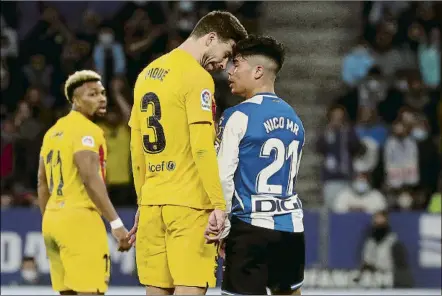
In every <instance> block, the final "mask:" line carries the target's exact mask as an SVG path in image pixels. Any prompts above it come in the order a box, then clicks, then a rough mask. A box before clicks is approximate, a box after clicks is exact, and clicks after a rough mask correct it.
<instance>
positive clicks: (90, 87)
mask: <svg viewBox="0 0 442 296" xmlns="http://www.w3.org/2000/svg"><path fill="white" fill-rule="evenodd" d="M81 89H82V90H83V91H99V92H101V91H103V90H104V86H103V84H102V83H101V81H88V82H85V83H83V85H82V86H81Z"/></svg>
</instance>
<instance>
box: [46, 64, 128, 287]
mask: <svg viewBox="0 0 442 296" xmlns="http://www.w3.org/2000/svg"><path fill="white" fill-rule="evenodd" d="M65 95H66V97H67V99H68V100H69V102H70V103H72V111H71V112H70V113H69V114H68V115H67V116H65V117H63V118H61V119H59V120H58V121H57V122H56V123H55V125H54V126H52V127H51V128H50V129H49V130H48V131H47V132H46V134H45V136H44V139H43V145H42V147H41V153H40V164H39V169H38V199H39V205H40V210H41V213H42V215H43V222H42V232H43V237H44V242H45V246H46V251H47V255H48V258H49V262H50V272H51V281H52V287H53V288H54V290H55V291H59V292H60V294H62V295H72V294H102V293H104V292H106V291H107V287H108V281H109V276H110V257H109V246H108V241H107V234H106V228H105V225H104V223H103V220H102V219H101V215H103V216H104V217H105V218H106V220H107V221H109V222H110V224H111V228H112V234H113V235H114V237H115V238H116V239H117V240H118V242H119V250H120V251H127V250H129V249H130V244H129V242H128V239H127V230H126V228H125V227H124V225H123V223H122V221H121V219H120V218H119V217H118V215H117V212H116V211H115V209H114V206H113V205H112V203H111V201H110V200H109V197H108V194H107V191H106V186H105V183H104V180H105V179H104V178H105V162H106V143H105V140H104V136H103V131H102V130H101V129H100V128H99V127H98V126H97V125H96V124H95V123H93V122H92V119H93V118H94V117H95V116H103V115H104V114H105V113H106V95H105V90H104V88H103V85H102V84H101V78H100V76H99V75H98V74H97V73H95V72H93V71H88V70H84V71H79V72H75V73H74V74H73V75H71V76H70V77H69V78H68V80H67V81H66V85H65Z"/></svg>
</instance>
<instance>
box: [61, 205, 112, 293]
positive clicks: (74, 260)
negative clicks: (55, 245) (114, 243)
mask: <svg viewBox="0 0 442 296" xmlns="http://www.w3.org/2000/svg"><path fill="white" fill-rule="evenodd" d="M64 216H65V217H64V218H65V219H64V220H63V222H64V223H63V225H60V228H59V231H58V234H57V235H58V236H59V241H60V254H61V260H62V262H63V266H64V269H65V281H64V284H65V285H66V286H67V287H69V288H70V289H71V290H74V291H76V292H89V293H91V292H92V293H96V292H100V293H104V292H106V291H107V289H108V283H109V278H110V265H111V263H110V260H111V258H110V253H109V245H108V240H107V232H106V228H105V226H104V223H103V220H102V219H101V216H100V215H99V214H98V213H97V212H96V211H92V210H88V209H78V210H72V211H69V212H67V213H66V214H65V215H64Z"/></svg>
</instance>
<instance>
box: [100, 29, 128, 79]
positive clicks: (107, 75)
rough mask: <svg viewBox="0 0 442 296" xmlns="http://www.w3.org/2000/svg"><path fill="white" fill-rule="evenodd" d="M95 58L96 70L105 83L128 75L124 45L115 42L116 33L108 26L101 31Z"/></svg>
mask: <svg viewBox="0 0 442 296" xmlns="http://www.w3.org/2000/svg"><path fill="white" fill-rule="evenodd" d="M93 57H94V64H95V68H96V70H97V72H98V73H99V74H100V75H101V77H102V79H103V83H107V82H108V81H109V80H110V79H111V78H112V77H113V76H116V75H124V74H125V73H126V56H125V54H124V50H123V45H122V44H121V43H120V42H119V41H117V40H115V32H114V30H113V29H112V28H111V27H110V26H108V25H103V26H102V28H101V29H100V31H99V34H98V43H97V45H95V48H94V51H93Z"/></svg>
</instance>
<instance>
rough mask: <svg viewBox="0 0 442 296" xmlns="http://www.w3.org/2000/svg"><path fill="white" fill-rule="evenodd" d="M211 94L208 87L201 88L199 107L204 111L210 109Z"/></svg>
mask: <svg viewBox="0 0 442 296" xmlns="http://www.w3.org/2000/svg"><path fill="white" fill-rule="evenodd" d="M211 101H212V94H211V93H210V91H209V90H208V89H203V91H202V92H201V109H203V110H204V111H212V104H211Z"/></svg>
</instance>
